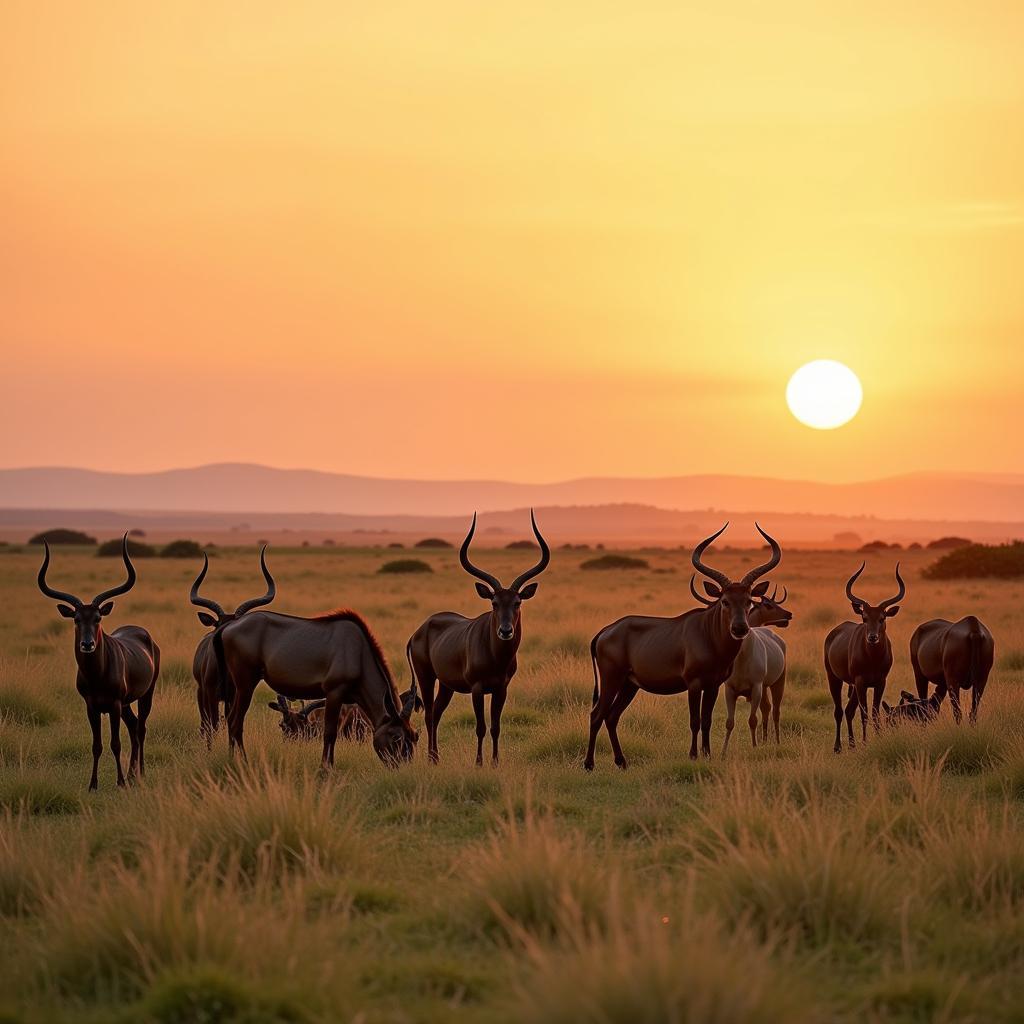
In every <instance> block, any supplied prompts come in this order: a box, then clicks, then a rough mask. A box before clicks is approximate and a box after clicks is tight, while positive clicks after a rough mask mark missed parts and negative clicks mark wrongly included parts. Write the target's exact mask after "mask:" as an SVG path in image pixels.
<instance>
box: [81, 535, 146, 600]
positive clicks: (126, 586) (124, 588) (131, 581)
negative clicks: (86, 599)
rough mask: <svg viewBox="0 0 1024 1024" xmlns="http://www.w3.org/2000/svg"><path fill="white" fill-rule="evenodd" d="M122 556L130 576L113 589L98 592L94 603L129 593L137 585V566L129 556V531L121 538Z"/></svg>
mask: <svg viewBox="0 0 1024 1024" xmlns="http://www.w3.org/2000/svg"><path fill="white" fill-rule="evenodd" d="M121 557H122V558H123V559H124V567H125V569H127V570H128V578H127V579H126V580H125V581H124V583H122V584H121V585H120V586H118V587H114V588H113V589H112V590H104V591H103V593H102V594H97V595H96V596H95V597H94V598H93V599H92V603H93V604H103V602H104V601H109V600H110V599H111V598H112V597H118V596H119V595H121V594H127V593H128V591H129V590H131V589H132V587H134V586H135V579H136V577H135V566H134V565H132V560H131V559H130V558H129V557H128V534H127V533H125V535H124V536H123V537H122V538H121Z"/></svg>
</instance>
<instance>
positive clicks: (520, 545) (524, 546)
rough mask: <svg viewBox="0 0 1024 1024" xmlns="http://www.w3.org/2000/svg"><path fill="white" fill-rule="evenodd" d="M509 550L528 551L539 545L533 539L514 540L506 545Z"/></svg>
mask: <svg viewBox="0 0 1024 1024" xmlns="http://www.w3.org/2000/svg"><path fill="white" fill-rule="evenodd" d="M505 548H506V549H507V550H508V551H527V550H529V549H531V548H533V549H534V550H536V548H537V545H536V544H535V543H534V542H533V541H532V540H513V541H510V542H509V543H508V544H506V545H505Z"/></svg>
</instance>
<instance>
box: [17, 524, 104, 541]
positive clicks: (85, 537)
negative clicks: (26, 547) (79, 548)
mask: <svg viewBox="0 0 1024 1024" xmlns="http://www.w3.org/2000/svg"><path fill="white" fill-rule="evenodd" d="M43 541H46V543H47V544H95V543H96V538H95V537H90V536H89V534H87V533H82V531H81V530H65V529H64V528H63V527H57V528H56V529H54V530H43V532H42V533H37V534H36V535H35V536H34V537H33V538H32V539H31V540H30V541H29V544H42V543H43Z"/></svg>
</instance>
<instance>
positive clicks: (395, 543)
mask: <svg viewBox="0 0 1024 1024" xmlns="http://www.w3.org/2000/svg"><path fill="white" fill-rule="evenodd" d="M388 547H389V548H404V547H405V545H404V544H403V543H402V542H401V541H398V540H393V541H392V542H391V543H390V544H389V545H388Z"/></svg>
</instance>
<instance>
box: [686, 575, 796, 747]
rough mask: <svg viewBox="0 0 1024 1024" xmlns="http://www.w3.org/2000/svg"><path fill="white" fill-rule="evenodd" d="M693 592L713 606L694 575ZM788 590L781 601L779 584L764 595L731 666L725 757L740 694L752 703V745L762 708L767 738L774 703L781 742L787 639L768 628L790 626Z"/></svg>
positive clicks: (748, 722) (726, 688) (750, 725)
mask: <svg viewBox="0 0 1024 1024" xmlns="http://www.w3.org/2000/svg"><path fill="white" fill-rule="evenodd" d="M784 589H785V588H784ZM690 593H691V594H693V596H694V597H695V598H696V599H697V600H698V601H700V603H701V604H703V605H707V606H709V607H710V606H711V605H712V604H714V601H711V600H709V599H708V598H706V597H704V596H703V595H702V594H700V593H698V591H697V588H696V587H695V586H694V577H693V576H691V577H690ZM788 593H789V592H788V591H786V592H785V593H784V594H783V596H782V600H778V596H779V588H778V587H776V588H775V590H774V591H773V592H772V595H771V597H769V596H768V595H767V594H765V595H764V597H762V598H761V599H760V600H759V601H757V602H756V603H755V605H754V607H753V609H752V610H751V612H750V616H749V621H750V627H751V628H750V632H749V633H748V634H747V637H746V639H745V640H744V641H743V643H742V644H741V646H740V652H739V654H737V655H736V660H735V661H734V662H733V665H732V672H731V673H730V674H729V678H728V679H726V681H725V707H726V712H727V717H726V720H725V743H724V744H723V746H722V757H725V755H726V753H727V752H728V749H729V738H730V737H731V736H732V730H733V727H734V726H735V724H736V701H737V700H738V699H739V698H740V697H746V699H747V700H748V701H749V702H750V716H749V718H748V719H747V724H748V726H749V727H750V742H751V744H752V745H753V746H755V747H756V746H757V712H758V710H760V711H761V715H762V718H763V740H764V742H767V741H768V714H769V712H770V711H771V710H772V706H773V705H774V719H775V742H776V743H778V742H779V714H780V712H781V708H782V695H783V692H784V691H785V688H786V641H785V640H783V639H782V637H781V636H778V635H777V634H776V633H773V632H772V630H771V629H769V628H768V627H769V626H777V627H779V628H780V629H785V628H786V627H787V626H789V622H790V619H792V618H793V613H792V612H791V611H789V610H788V609H787V608H783V607H782V606H783V604H784V603H785V600H786V597H787V596H788ZM769 694H770V695H771V697H770V698H769Z"/></svg>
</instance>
